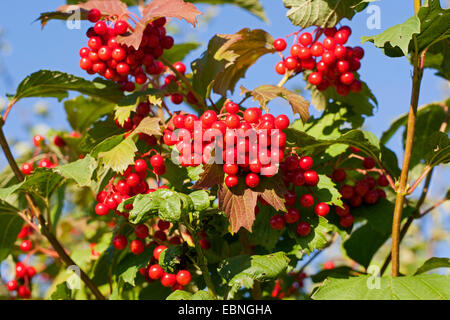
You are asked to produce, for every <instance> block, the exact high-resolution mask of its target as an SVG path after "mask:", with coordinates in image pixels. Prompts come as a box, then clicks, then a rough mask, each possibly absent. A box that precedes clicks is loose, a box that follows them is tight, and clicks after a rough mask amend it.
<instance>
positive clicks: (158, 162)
mask: <svg viewBox="0 0 450 320" xmlns="http://www.w3.org/2000/svg"><path fill="white" fill-rule="evenodd" d="M150 164H151V165H152V167H153V168H158V167H162V166H163V165H164V158H163V157H162V156H161V155H159V154H155V155H154V156H152V157H151V158H150Z"/></svg>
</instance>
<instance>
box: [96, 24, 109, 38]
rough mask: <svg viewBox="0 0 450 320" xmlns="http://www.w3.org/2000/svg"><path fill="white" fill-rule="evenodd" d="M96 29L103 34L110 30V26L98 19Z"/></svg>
mask: <svg viewBox="0 0 450 320" xmlns="http://www.w3.org/2000/svg"><path fill="white" fill-rule="evenodd" d="M94 31H95V33H96V34H98V35H100V36H102V35H104V34H106V33H107V32H108V26H107V25H106V23H105V22H104V21H98V22H97V23H96V24H95V26H94Z"/></svg>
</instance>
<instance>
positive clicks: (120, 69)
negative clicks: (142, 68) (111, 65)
mask: <svg viewBox="0 0 450 320" xmlns="http://www.w3.org/2000/svg"><path fill="white" fill-rule="evenodd" d="M116 71H117V73H118V74H120V75H122V76H127V75H128V74H129V73H130V66H129V65H128V64H126V63H124V62H121V63H119V64H118V65H117V67H116Z"/></svg>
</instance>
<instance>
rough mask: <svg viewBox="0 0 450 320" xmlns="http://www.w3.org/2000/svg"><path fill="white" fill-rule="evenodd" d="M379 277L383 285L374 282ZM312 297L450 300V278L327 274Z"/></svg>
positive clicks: (438, 276) (323, 298)
mask: <svg viewBox="0 0 450 320" xmlns="http://www.w3.org/2000/svg"><path fill="white" fill-rule="evenodd" d="M378 279H379V284H380V286H379V288H376V287H374V286H375V285H376V283H375V282H376V281H378ZM312 298H313V299H315V300H448V299H450V278H449V276H441V275H418V276H413V277H394V278H391V277H382V278H376V277H372V276H359V277H353V278H349V279H334V278H328V279H327V280H325V282H324V283H323V285H322V286H321V287H319V289H318V290H317V291H316V292H315V293H314V294H313V296H312Z"/></svg>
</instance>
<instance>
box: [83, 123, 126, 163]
mask: <svg viewBox="0 0 450 320" xmlns="http://www.w3.org/2000/svg"><path fill="white" fill-rule="evenodd" d="M122 132H123V130H122V129H120V128H119V127H117V126H116V125H115V124H114V122H113V121H111V119H108V120H105V121H98V122H96V123H95V124H94V125H93V126H92V128H91V129H90V130H89V131H88V132H86V133H85V134H83V137H82V139H81V141H80V142H79V147H80V150H81V151H83V152H89V153H91V154H92V155H93V156H95V153H94V148H95V147H97V146H99V145H100V144H101V143H103V142H104V141H105V140H107V139H108V138H111V137H114V136H115V135H119V134H121V133H122ZM121 136H122V137H123V135H121ZM115 139H117V137H116V138H115ZM122 139H123V138H122ZM120 141H121V140H120ZM120 141H119V142H120ZM119 142H117V144H118V143H119ZM105 143H107V142H106V141H105ZM117 144H116V145H117ZM111 148H112V147H110V148H109V149H107V148H106V149H105V150H106V151H108V150H111ZM105 150H101V151H105Z"/></svg>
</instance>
